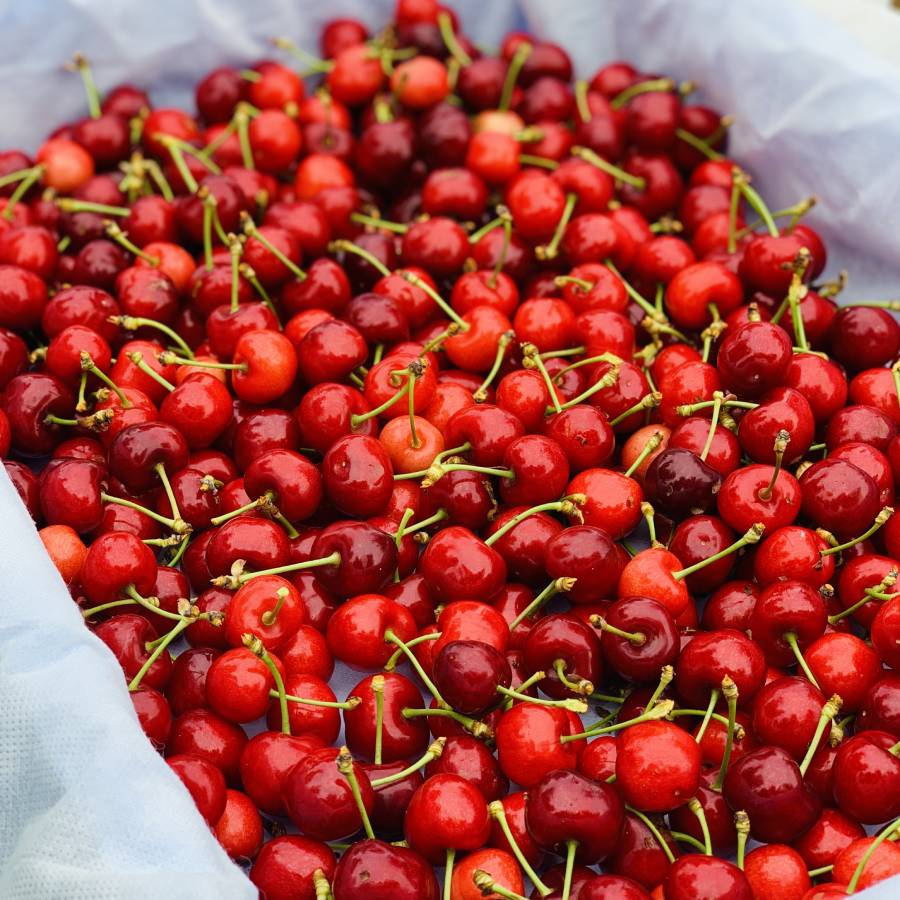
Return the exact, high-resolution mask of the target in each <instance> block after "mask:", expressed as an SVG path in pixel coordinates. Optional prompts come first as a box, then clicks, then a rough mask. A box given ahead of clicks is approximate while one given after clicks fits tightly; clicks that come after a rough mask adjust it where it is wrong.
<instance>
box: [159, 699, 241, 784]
mask: <svg viewBox="0 0 900 900" xmlns="http://www.w3.org/2000/svg"><path fill="white" fill-rule="evenodd" d="M246 744H247V737H246V735H245V734H244V732H243V730H242V729H241V728H240V727H239V726H238V725H235V724H233V723H232V722H228V721H226V720H225V719H222V718H220V717H219V716H217V715H216V714H215V713H213V712H211V711H210V710H208V709H193V710H190V711H189V712H186V713H182V714H181V715H180V716H178V718H177V719H175V721H174V722H173V723H172V731H171V734H170V736H169V741H168V744H167V750H168V753H169V755H172V754H179V753H190V754H193V755H194V756H199V757H200V758H201V759H205V760H207V762H211V763H212V764H213V765H214V766H215V767H216V768H217V769H220V770H221V771H222V774H223V775H224V776H225V778H226V780H227V781H228V783H229V784H232V785H233V784H239V783H240V782H239V774H238V764H239V762H240V758H241V753H242V752H243V749H244V747H245V746H246Z"/></svg>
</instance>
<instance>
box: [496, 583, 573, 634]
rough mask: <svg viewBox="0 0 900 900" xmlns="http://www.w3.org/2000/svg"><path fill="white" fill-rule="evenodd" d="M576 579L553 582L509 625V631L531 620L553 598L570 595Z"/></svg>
mask: <svg viewBox="0 0 900 900" xmlns="http://www.w3.org/2000/svg"><path fill="white" fill-rule="evenodd" d="M576 580H577V579H575V578H557V579H555V580H554V581H551V582H550V584H548V585H547V587H545V588H544V589H543V590H542V591H541V592H540V593H539V594H538V595H537V597H535V598H534V600H532V601H531V603H529V604H528V606H526V607H525V609H523V610H522V612H520V613H519V614H518V615H517V616H516V617H515V618H514V619H513V620H512V622H510V623H509V630H510V631H515V629H516V628H518V627H519V625H521V624H522V623H523V622H524V621H525V620H526V619H530V618H531V617H532V616H533V615H534V614H535V613H536V612H537V611H538V610H539V609H540V608H541V607H542V606H543V605H544V604H545V603H547V602H548V601H549V600H550V598H551V597H554V596H556V595H557V594H560V593H568V592H569V591H571V590H572V588H573V587H575V582H576Z"/></svg>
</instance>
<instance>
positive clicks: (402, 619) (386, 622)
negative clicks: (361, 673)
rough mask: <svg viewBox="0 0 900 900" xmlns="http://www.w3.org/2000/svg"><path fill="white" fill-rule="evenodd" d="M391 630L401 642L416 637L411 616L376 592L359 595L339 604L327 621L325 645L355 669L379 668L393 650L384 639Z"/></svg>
mask: <svg viewBox="0 0 900 900" xmlns="http://www.w3.org/2000/svg"><path fill="white" fill-rule="evenodd" d="M388 630H392V631H393V632H394V634H395V635H396V636H397V637H398V638H400V640H401V641H409V640H411V639H412V638H414V637H415V636H416V624H415V621H414V620H413V617H412V615H411V614H410V613H409V612H408V611H407V610H405V609H404V608H403V607H402V606H400V605H399V604H397V603H394V601H393V600H388V598H387V597H384V596H382V595H380V594H361V595H359V596H358V597H353V598H352V599H351V600H348V601H347V602H346V603H345V604H343V606H340V607H339V608H338V609H337V611H336V612H335V614H334V615H333V616H332V617H331V618H330V619H329V621H328V631H327V638H328V647H329V649H330V650H331V652H332V654H333V655H334V656H335V657H336V658H337V659H340V660H342V661H343V662H345V663H347V664H348V665H350V666H352V667H353V668H359V669H378V668H381V667H382V666H383V665H384V664H385V663H386V662H387V661H388V659H389V658H390V657H391V655H392V654H393V652H394V651H395V650H396V646H395V645H393V644H391V643H390V642H389V641H387V640H386V639H385V633H386V632H387V631H388Z"/></svg>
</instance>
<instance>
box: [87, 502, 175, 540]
mask: <svg viewBox="0 0 900 900" xmlns="http://www.w3.org/2000/svg"><path fill="white" fill-rule="evenodd" d="M100 499H101V500H102V501H103V502H104V503H116V504H118V505H119V506H127V507H128V508H129V509H134V510H137V512H139V513H143V514H144V515H145V516H147V518H148V519H153V521H154V522H159V524H160V525H165V526H166V528H168V529H169V530H171V531H174V532H175V533H176V534H184V533H185V532H186V531H187V529H189V528H190V526H188V525H187V523H186V522H179V520H177V519H170V518H167V517H166V516H164V515H161V514H160V513H158V512H155V511H154V510H152V509H147V507H146V506H141V505H140V503H135V502H134V501H133V500H126V499H125V498H124V497H114V496H113V495H112V494H107V493H105V492H101V493H100Z"/></svg>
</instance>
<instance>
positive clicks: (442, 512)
mask: <svg viewBox="0 0 900 900" xmlns="http://www.w3.org/2000/svg"><path fill="white" fill-rule="evenodd" d="M460 468H465V467H462V466H461V467H460ZM409 511H410V510H407V512H409ZM405 515H406V513H404V516H405ZM447 518H449V513H448V512H447V510H446V509H439V510H438V511H437V512H436V513H435V514H434V515H433V516H429V517H428V518H427V519H422V520H421V521H420V522H415V523H414V524H413V525H410V526H408V527H406V526H404V529H403V532H402V534H401V532H400V528H399V526H398V528H397V531H396V534H395V538H396V539H397V540H399V539H400V538H402V537H403V535H406V534H413V533H414V532H417V531H422V530H423V529H424V528H430V527H431V526H432V525H436V524H437V523H438V522H443V521H444V520H445V519H447ZM400 524H401V525H403V521H402V520H401V521H400Z"/></svg>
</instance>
